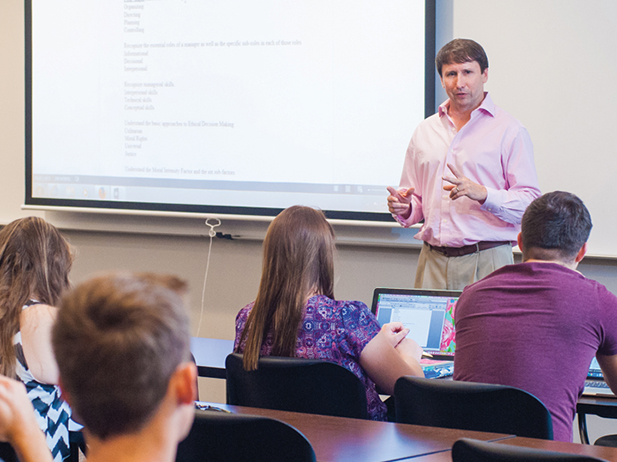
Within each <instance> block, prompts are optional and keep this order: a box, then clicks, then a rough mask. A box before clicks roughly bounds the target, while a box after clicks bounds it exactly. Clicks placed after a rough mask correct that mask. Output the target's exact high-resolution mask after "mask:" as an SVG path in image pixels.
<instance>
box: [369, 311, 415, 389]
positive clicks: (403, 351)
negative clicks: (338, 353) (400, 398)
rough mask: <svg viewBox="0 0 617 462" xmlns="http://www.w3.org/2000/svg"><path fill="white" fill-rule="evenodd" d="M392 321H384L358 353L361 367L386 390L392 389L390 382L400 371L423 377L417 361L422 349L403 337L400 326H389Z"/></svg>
mask: <svg viewBox="0 0 617 462" xmlns="http://www.w3.org/2000/svg"><path fill="white" fill-rule="evenodd" d="M393 324H394V323H391V324H385V325H384V326H383V327H382V328H381V330H380V331H379V333H378V334H377V335H376V336H375V337H374V338H373V339H372V340H371V341H370V342H369V343H368V345H366V347H364V350H362V353H361V354H360V365H361V366H362V368H363V369H364V370H365V371H366V373H367V374H368V376H369V377H370V379H371V380H372V381H373V382H375V384H376V385H377V386H378V388H379V389H381V390H383V391H384V392H385V393H388V394H392V393H394V384H395V383H396V381H397V380H398V379H399V378H400V377H402V376H404V375H413V376H416V377H424V372H422V367H421V366H420V362H419V361H420V357H421V356H422V349H421V348H420V347H419V346H418V344H417V343H416V342H414V341H413V340H410V339H405V338H404V337H405V334H406V332H404V331H403V330H402V326H400V328H399V327H398V325H395V326H394V327H393ZM395 345H396V347H395Z"/></svg>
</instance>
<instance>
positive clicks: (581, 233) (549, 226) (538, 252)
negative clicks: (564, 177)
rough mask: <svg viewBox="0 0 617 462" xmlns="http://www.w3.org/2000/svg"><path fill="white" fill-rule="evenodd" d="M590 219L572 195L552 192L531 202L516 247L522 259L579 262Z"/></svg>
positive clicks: (583, 205)
mask: <svg viewBox="0 0 617 462" xmlns="http://www.w3.org/2000/svg"><path fill="white" fill-rule="evenodd" d="M591 227H592V223H591V216H590V214H589V210H587V207H585V204H583V201H582V200H581V199H579V198H578V197H577V196H575V195H574V194H571V193H568V192H563V191H554V192H550V193H547V194H544V195H543V196H541V197H539V198H537V199H536V200H534V201H533V202H532V203H531V204H529V207H527V210H526V211H525V213H524V215H523V221H522V223H521V234H520V235H519V246H520V247H521V250H522V252H523V257H524V260H530V259H533V260H546V261H557V262H561V263H566V264H576V263H578V262H579V261H580V260H581V259H582V258H583V256H584V255H585V251H586V243H587V239H589V233H590V232H591Z"/></svg>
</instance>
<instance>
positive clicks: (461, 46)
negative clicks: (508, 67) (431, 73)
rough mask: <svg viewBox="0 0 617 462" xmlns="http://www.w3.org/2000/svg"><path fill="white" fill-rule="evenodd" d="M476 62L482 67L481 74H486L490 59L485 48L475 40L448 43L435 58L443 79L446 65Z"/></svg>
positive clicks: (457, 40)
mask: <svg viewBox="0 0 617 462" xmlns="http://www.w3.org/2000/svg"><path fill="white" fill-rule="evenodd" d="M472 61H476V62H477V63H478V64H479V65H480V72H481V73H484V71H485V70H486V69H488V57H487V56H486V53H485V52H484V48H482V46H481V45H480V44H479V43H477V42H474V41H473V40H469V39H460V38H459V39H454V40H452V41H450V42H448V43H446V44H445V45H444V46H443V47H442V48H441V50H439V52H438V53H437V56H436V57H435V66H436V67H437V72H439V76H440V77H443V74H442V68H443V66H444V64H462V63H468V62H472Z"/></svg>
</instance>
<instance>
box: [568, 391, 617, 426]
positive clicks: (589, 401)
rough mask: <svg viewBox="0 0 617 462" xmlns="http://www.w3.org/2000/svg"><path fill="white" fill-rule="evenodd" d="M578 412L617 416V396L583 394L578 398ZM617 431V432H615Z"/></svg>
mask: <svg viewBox="0 0 617 462" xmlns="http://www.w3.org/2000/svg"><path fill="white" fill-rule="evenodd" d="M576 412H579V413H582V414H595V415H599V416H600V417H606V418H609V419H616V418H617V398H610V397H606V396H601V395H597V396H589V395H583V396H581V397H580V398H579V399H578V404H577V406H576ZM615 433H617V432H615Z"/></svg>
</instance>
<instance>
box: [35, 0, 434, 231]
mask: <svg viewBox="0 0 617 462" xmlns="http://www.w3.org/2000/svg"><path fill="white" fill-rule="evenodd" d="M24 13H25V14H24V17H25V24H24V31H25V42H24V44H25V134H26V136H25V202H24V204H25V206H24V208H27V209H41V210H52V211H53V210H55V209H58V210H60V209H61V210H64V211H66V210H74V211H76V212H78V211H79V212H101V213H126V212H127V211H128V212H131V211H135V212H137V213H140V214H144V213H146V214H148V213H149V212H150V213H152V214H153V215H157V214H161V213H170V214H174V215H175V214H178V215H184V214H187V215H188V214H191V215H195V214H197V215H208V216H211V215H216V216H235V217H236V218H237V217H241V218H243V219H251V217H255V218H257V217H261V218H262V219H263V218H266V219H267V218H268V217H270V218H273V217H275V216H277V215H278V214H279V213H280V212H281V211H282V210H283V209H282V208H269V207H241V206H222V205H207V204H203V205H202V204H199V205H195V204H172V203H149V202H129V201H105V200H87V199H64V198H62V199H60V198H40V197H33V195H32V185H33V170H32V166H33V161H32V80H33V76H32V0H24ZM424 44H425V63H424V74H425V82H424V99H425V101H424V117H428V116H430V115H432V114H434V113H435V62H434V56H435V52H436V49H435V47H436V1H435V0H425V41H424ZM323 212H324V214H325V216H326V218H328V219H331V220H342V221H350V222H351V221H353V222H366V223H374V224H376V223H378V222H381V223H384V222H385V223H391V224H396V222H395V221H394V219H393V218H392V216H391V214H389V213H379V212H356V211H340V210H323Z"/></svg>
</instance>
